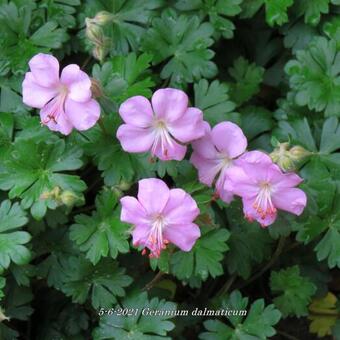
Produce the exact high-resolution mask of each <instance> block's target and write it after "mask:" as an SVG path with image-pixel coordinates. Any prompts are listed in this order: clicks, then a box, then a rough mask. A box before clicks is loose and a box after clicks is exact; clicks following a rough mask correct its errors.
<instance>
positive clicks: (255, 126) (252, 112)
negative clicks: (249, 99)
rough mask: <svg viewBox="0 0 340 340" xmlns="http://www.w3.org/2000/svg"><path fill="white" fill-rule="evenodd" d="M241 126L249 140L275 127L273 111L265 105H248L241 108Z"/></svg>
mask: <svg viewBox="0 0 340 340" xmlns="http://www.w3.org/2000/svg"><path fill="white" fill-rule="evenodd" d="M241 121H242V122H241V128H242V130H243V132H244V134H245V135H246V136H247V138H248V139H249V140H251V139H254V138H255V137H256V136H258V135H260V134H262V133H264V132H266V131H270V130H271V129H272V128H273V125H274V124H273V123H274V122H273V119H272V113H271V112H270V111H268V110H266V109H265V108H263V107H257V106H246V107H244V108H243V109H242V110H241Z"/></svg>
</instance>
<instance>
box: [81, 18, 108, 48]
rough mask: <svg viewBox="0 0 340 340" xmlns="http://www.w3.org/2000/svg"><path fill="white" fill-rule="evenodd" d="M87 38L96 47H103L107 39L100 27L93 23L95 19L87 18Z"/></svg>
mask: <svg viewBox="0 0 340 340" xmlns="http://www.w3.org/2000/svg"><path fill="white" fill-rule="evenodd" d="M85 23H86V31H85V34H86V37H87V38H88V39H89V40H90V41H91V42H92V43H93V44H95V45H102V44H103V42H104V40H105V37H104V32H103V30H102V29H101V27H100V26H98V25H97V24H95V23H94V22H93V19H90V18H86V19H85Z"/></svg>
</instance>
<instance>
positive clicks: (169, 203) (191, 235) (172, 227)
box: [120, 178, 200, 257]
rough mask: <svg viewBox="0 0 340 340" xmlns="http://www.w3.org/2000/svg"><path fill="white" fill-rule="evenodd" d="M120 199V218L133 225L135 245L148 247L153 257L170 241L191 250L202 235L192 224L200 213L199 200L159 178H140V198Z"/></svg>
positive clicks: (181, 247) (128, 197)
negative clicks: (196, 200) (171, 186)
mask: <svg viewBox="0 0 340 340" xmlns="http://www.w3.org/2000/svg"><path fill="white" fill-rule="evenodd" d="M120 202H121V204H122V212H121V220H122V221H124V222H127V223H131V224H133V225H134V229H133V232H132V236H133V244H134V246H139V245H143V246H144V247H146V248H149V250H150V255H149V256H150V257H159V255H160V253H161V251H162V250H163V249H165V248H166V245H167V244H168V243H169V242H171V243H173V244H175V245H176V246H178V247H179V248H180V249H182V250H184V251H190V250H191V248H192V247H193V245H194V244H195V242H196V240H197V239H198V238H199V237H200V229H199V227H198V226H197V225H196V224H194V223H193V221H194V220H195V218H196V217H197V216H198V215H199V209H198V207H197V204H196V202H195V201H194V200H193V199H192V197H191V196H190V195H189V194H187V193H186V192H185V191H184V190H182V189H171V190H169V188H168V187H167V185H166V184H165V183H164V182H163V181H161V180H160V179H156V178H148V179H143V180H140V181H139V189H138V200H137V199H136V198H134V197H131V196H125V197H123V198H121V200H120ZM145 252H146V250H145V249H144V250H143V252H142V254H144V253H145Z"/></svg>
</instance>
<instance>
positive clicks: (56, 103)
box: [41, 85, 68, 125]
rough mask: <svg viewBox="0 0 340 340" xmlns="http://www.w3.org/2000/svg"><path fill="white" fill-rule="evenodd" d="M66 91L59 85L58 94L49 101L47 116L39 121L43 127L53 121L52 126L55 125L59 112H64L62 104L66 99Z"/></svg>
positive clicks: (63, 86) (64, 87)
mask: <svg viewBox="0 0 340 340" xmlns="http://www.w3.org/2000/svg"><path fill="white" fill-rule="evenodd" d="M67 93H68V89H67V87H66V86H65V85H61V86H60V88H59V94H58V95H57V96H56V97H54V98H53V99H52V100H51V102H50V103H51V104H52V105H51V106H52V107H51V111H50V113H48V114H47V116H46V118H45V119H43V120H42V121H41V123H42V124H43V125H46V124H48V123H49V122H50V121H53V123H54V124H57V123H58V122H57V120H58V117H59V115H60V112H61V111H62V110H64V104H65V100H66V97H67Z"/></svg>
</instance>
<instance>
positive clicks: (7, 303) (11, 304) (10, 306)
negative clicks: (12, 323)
mask: <svg viewBox="0 0 340 340" xmlns="http://www.w3.org/2000/svg"><path fill="white" fill-rule="evenodd" d="M32 300H33V294H32V292H31V289H30V288H28V287H20V286H17V285H16V284H15V283H14V282H13V281H10V282H8V284H7V286H6V290H5V298H4V301H3V304H4V309H5V314H6V316H8V317H9V318H11V319H17V320H22V321H25V320H28V319H29V316H30V315H31V314H32V313H33V308H32V307H31V306H30V305H29V304H30V302H31V301H32Z"/></svg>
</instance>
